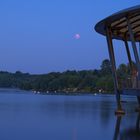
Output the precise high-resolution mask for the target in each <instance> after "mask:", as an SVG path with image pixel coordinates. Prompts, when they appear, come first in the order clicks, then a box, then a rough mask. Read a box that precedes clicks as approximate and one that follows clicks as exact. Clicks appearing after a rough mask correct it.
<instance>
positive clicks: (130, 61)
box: [124, 40, 133, 73]
mask: <svg viewBox="0 0 140 140" xmlns="http://www.w3.org/2000/svg"><path fill="white" fill-rule="evenodd" d="M124 43H125V48H126V52H127V57H128V61H129V64H130V71H131V73H132V71H133V64H132V58H131V54H130V50H129V46H128V42H127V40H124Z"/></svg>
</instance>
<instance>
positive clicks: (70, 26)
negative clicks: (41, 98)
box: [0, 0, 140, 73]
mask: <svg viewBox="0 0 140 140" xmlns="http://www.w3.org/2000/svg"><path fill="white" fill-rule="evenodd" d="M139 3H140V1H139V0H127V1H126V0H123V1H122V0H117V1H113V0H0V70H6V71H10V72H15V71H17V70H20V71H23V72H30V73H48V72H51V71H65V70H67V69H70V70H74V69H75V70H82V69H94V68H99V67H100V64H101V62H102V60H103V59H105V58H108V52H107V45H106V40H105V37H103V36H101V35H99V34H97V33H96V32H95V31H94V26H95V24H96V23H97V22H98V21H99V20H101V19H103V18H105V17H106V16H109V15H111V14H112V13H114V12H117V11H119V10H121V9H124V8H127V7H131V6H135V5H138V4H139ZM77 33H78V34H80V36H81V38H80V39H78V40H76V39H75V38H74V35H75V34H77ZM122 45H123V44H122V43H116V42H115V52H116V53H117V55H116V57H117V60H118V61H117V64H119V63H120V62H126V57H124V56H125V55H124V52H123V51H124V50H123V49H122V48H123V47H118V46H122Z"/></svg>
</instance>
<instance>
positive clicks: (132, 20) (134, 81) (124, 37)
mask: <svg viewBox="0 0 140 140" xmlns="http://www.w3.org/2000/svg"><path fill="white" fill-rule="evenodd" d="M95 30H96V32H98V33H100V34H102V35H104V36H106V39H107V44H108V51H109V56H110V62H111V67H112V74H113V79H114V89H115V94H116V99H117V106H118V109H117V111H116V113H123V114H124V113H125V112H124V110H123V109H122V105H121V97H120V95H121V94H125V95H135V96H137V99H138V103H139V108H138V109H139V110H140V58H139V54H138V46H137V44H138V43H137V42H140V5H139V6H135V7H131V8H128V9H125V10H122V11H120V12H117V13H115V14H113V15H111V16H109V17H107V18H105V19H103V20H101V21H100V22H99V23H97V24H96V26H95ZM113 39H117V40H120V41H123V42H124V46H125V48H126V53H127V56H128V61H129V65H130V70H131V75H130V77H129V78H128V79H127V82H128V81H129V82H130V84H127V85H129V86H122V88H120V87H119V84H118V77H117V72H116V62H115V56H114V48H113ZM128 42H131V44H132V46H131V47H132V50H133V53H134V58H135V62H136V70H135V72H134V68H133V63H132V58H131V55H132V54H131V53H132V52H131V51H130V46H129V43H128Z"/></svg>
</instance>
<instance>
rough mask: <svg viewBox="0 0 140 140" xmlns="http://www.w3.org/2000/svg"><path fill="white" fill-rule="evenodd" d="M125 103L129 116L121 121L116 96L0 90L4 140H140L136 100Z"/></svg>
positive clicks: (0, 137) (0, 125)
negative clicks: (117, 110)
mask: <svg viewBox="0 0 140 140" xmlns="http://www.w3.org/2000/svg"><path fill="white" fill-rule="evenodd" d="M123 100H125V101H128V102H127V103H123V106H124V107H125V109H126V115H125V116H124V117H122V118H119V117H118V118H117V117H116V116H115V115H114V110H115V109H116V104H115V98H114V96H109V95H106V96H103V95H97V96H91V95H88V96H51V95H47V96H45V95H35V94H33V93H31V92H25V91H16V90H0V140H105V139H106V140H140V133H139V130H138V129H139V125H138V123H139V114H138V113H135V111H134V110H135V107H136V106H137V102H136V98H134V97H127V98H126V97H124V98H123ZM119 125H120V127H119Z"/></svg>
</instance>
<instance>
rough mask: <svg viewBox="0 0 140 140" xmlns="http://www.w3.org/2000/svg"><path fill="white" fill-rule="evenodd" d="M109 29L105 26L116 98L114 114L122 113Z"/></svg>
mask: <svg viewBox="0 0 140 140" xmlns="http://www.w3.org/2000/svg"><path fill="white" fill-rule="evenodd" d="M111 34H112V33H111V30H110V28H109V27H106V39H107V43H108V51H109V56H110V61H111V68H112V75H113V80H114V90H115V94H116V100H117V107H118V108H117V111H116V114H124V111H123V110H122V106H121V102H120V93H119V86H118V79H117V72H116V63H115V56H114V49H113V42H112V35H111Z"/></svg>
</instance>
